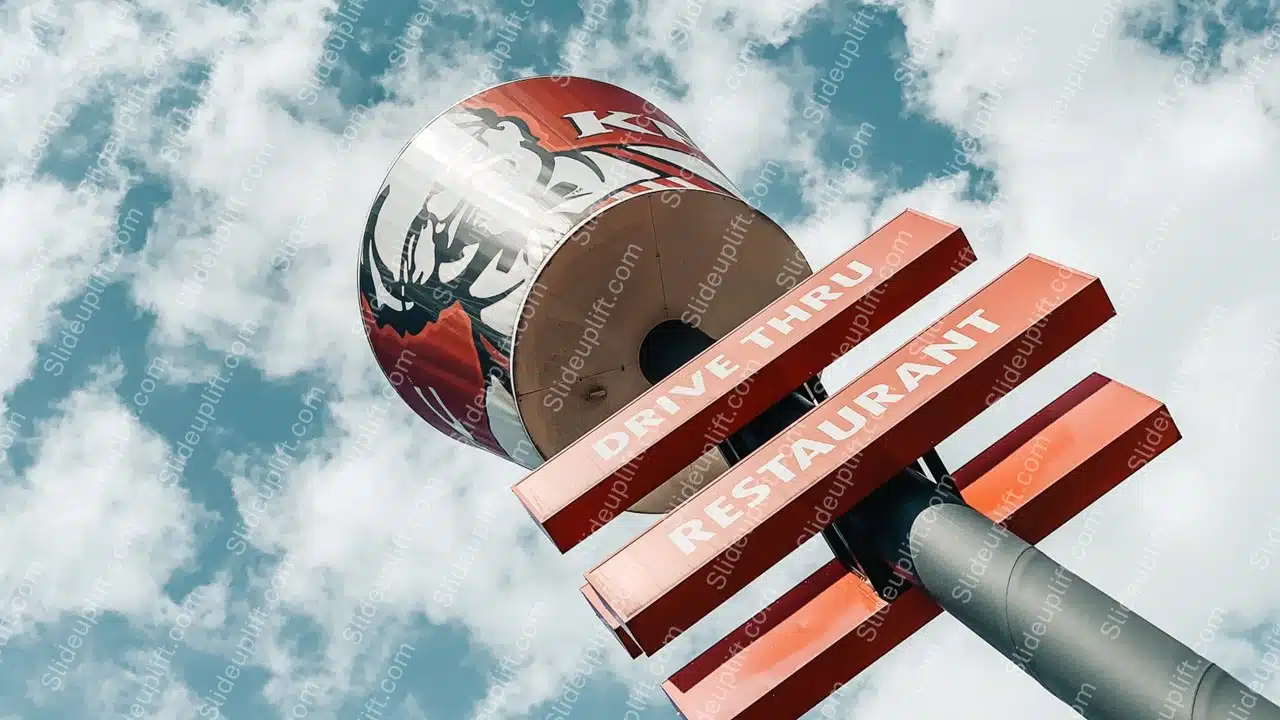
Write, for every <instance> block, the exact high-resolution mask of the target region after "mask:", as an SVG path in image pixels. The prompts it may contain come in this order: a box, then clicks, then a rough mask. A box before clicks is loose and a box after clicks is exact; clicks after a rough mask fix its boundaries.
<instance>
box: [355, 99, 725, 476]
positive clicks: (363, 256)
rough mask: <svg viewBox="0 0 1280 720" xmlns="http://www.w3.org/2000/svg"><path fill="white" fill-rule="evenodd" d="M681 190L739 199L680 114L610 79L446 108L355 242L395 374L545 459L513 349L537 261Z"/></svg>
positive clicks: (432, 401)
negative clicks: (527, 419) (652, 196)
mask: <svg viewBox="0 0 1280 720" xmlns="http://www.w3.org/2000/svg"><path fill="white" fill-rule="evenodd" d="M680 188H684V189H699V190H704V191H709V192H715V193H721V194H724V195H729V196H732V197H737V198H741V195H740V194H739V193H738V192H737V191H736V190H735V189H734V187H733V186H732V184H731V183H730V182H729V180H728V179H727V178H725V176H724V174H723V173H721V172H720V170H719V169H718V168H716V167H715V165H714V164H713V163H712V162H711V160H710V159H708V158H707V157H706V156H705V155H703V153H702V152H701V151H700V150H698V148H697V147H695V146H694V145H693V143H692V141H690V140H689V138H688V136H687V135H686V133H685V131H684V130H683V129H681V128H680V126H679V125H678V124H677V123H676V122H675V120H673V119H672V118H671V117H669V116H668V115H666V114H665V113H663V112H662V111H661V110H659V109H657V108H656V107H654V106H653V105H652V104H650V103H649V102H647V101H646V100H644V99H643V98H641V97H640V96H638V95H635V94H633V93H631V92H629V91H627V90H624V89H622V88H620V87H616V86H614V85H610V84H608V83H603V82H598V81H594V80H587V79H581V78H570V79H569V82H565V79H564V78H556V79H552V78H550V77H535V78H527V79H524V80H518V81H515V82H511V83H507V84H504V85H499V86H497V87H493V88H490V89H488V90H485V91H483V92H481V93H479V94H477V95H474V96H472V97H470V98H467V99H466V100H464V101H462V102H460V103H458V104H457V105H455V106H454V107H452V108H450V109H449V110H447V111H446V112H444V113H443V114H441V115H440V116H439V117H438V118H436V119H435V120H434V121H432V122H431V123H429V124H427V125H426V126H425V127H423V128H422V130H421V131H419V132H418V134H417V135H415V136H414V137H413V139H412V140H411V141H410V142H409V143H408V145H406V146H405V148H404V150H403V151H401V153H400V155H399V157H397V158H396V160H395V163H394V164H393V165H392V166H391V169H390V171H389V172H388V173H387V177H386V179H385V180H384V181H383V184H382V187H381V188H380V189H379V191H378V194H377V196H376V198H375V200H374V202H373V206H372V208H371V209H370V211H369V215H368V219H367V222H366V225H365V230H364V236H363V239H362V242H361V247H360V261H359V295H360V309H361V314H362V317H363V320H364V325H365V331H366V333H367V335H368V338H369V343H370V345H371V346H372V348H373V352H374V354H375V355H376V356H377V358H378V364H379V365H380V366H381V367H382V370H383V372H384V373H385V374H386V376H387V378H388V380H390V381H391V385H392V386H393V387H394V388H395V390H396V392H397V393H398V394H399V395H400V397H401V398H403V399H404V401H405V402H406V403H408V405H409V406H410V407H411V408H413V410H414V411H415V412H416V413H417V414H418V415H419V416H421V417H422V418H423V419H424V420H426V421H427V422H428V423H429V424H430V425H432V426H433V427H435V428H437V429H439V430H440V431H441V432H443V433H445V434H446V435H448V436H450V437H452V438H454V439H456V440H460V441H462V442H465V443H468V444H470V445H473V446H476V447H480V448H483V449H485V450H488V451H490V452H492V453H495V454H497V455H499V456H501V457H504V458H507V459H510V460H513V461H515V462H517V463H519V464H521V465H524V466H525V467H528V468H533V467H537V466H538V465H539V464H540V463H541V462H542V460H543V458H542V457H541V456H540V454H539V452H538V451H537V449H536V448H535V447H534V445H533V443H532V441H531V440H530V438H529V434H528V432H526V429H525V427H524V424H523V422H522V420H521V419H520V416H519V412H518V411H517V409H516V402H515V397H516V394H515V388H514V384H513V380H512V374H511V352H512V346H513V339H514V336H515V334H516V333H517V332H518V330H519V326H520V325H521V322H522V317H523V313H522V310H523V309H524V307H525V306H526V304H527V303H528V294H529V291H530V289H531V285H532V282H533V279H534V277H535V274H536V272H537V270H538V268H539V266H540V265H541V263H542V262H543V260H544V259H545V258H546V257H547V256H548V254H549V253H552V252H554V251H555V248H556V247H557V246H558V245H559V244H561V243H562V242H563V241H564V240H565V238H566V237H567V236H568V235H569V234H570V232H571V231H572V230H573V229H574V228H575V227H578V226H580V225H582V224H583V223H585V222H589V221H591V219H592V218H594V217H595V216H596V215H598V214H599V213H600V212H601V211H603V210H604V209H605V208H607V207H609V206H610V205H612V204H614V203H617V202H618V201H620V200H623V199H625V198H628V197H631V196H634V195H636V194H640V193H646V192H657V191H662V190H671V189H680Z"/></svg>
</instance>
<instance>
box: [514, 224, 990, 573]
mask: <svg viewBox="0 0 1280 720" xmlns="http://www.w3.org/2000/svg"><path fill="white" fill-rule="evenodd" d="M973 259H974V254H973V249H972V248H971V247H970V246H969V241H968V240H967V239H966V238H965V236H964V233H963V232H962V231H961V230H960V228H958V227H956V226H955V225H950V224H948V223H944V222H941V221H940V220H935V219H934V218H931V217H929V216H927V215H923V214H921V213H918V212H915V211H913V210H908V211H906V212H904V213H902V214H901V215H899V216H897V217H896V218H894V219H893V220H891V221H890V222H889V223H887V224H886V225H884V226H883V227H881V228H880V229H879V230H877V231H876V232H875V233H873V234H872V235H871V236H870V237H868V238H867V239H866V240H864V241H862V242H861V243H859V244H858V245H857V246H855V247H854V248H853V249H851V250H850V251H849V252H847V253H845V254H844V255H842V256H841V257H840V258H839V259H838V260H836V261H835V262H833V263H831V264H830V265H828V266H826V267H825V268H823V269H821V270H819V271H818V272H816V273H814V275H813V276H811V277H809V278H807V279H806V280H805V281H804V282H802V283H800V284H799V285H797V286H796V287H795V288H794V289H793V290H792V291H791V292H788V293H787V294H786V295H784V296H782V297H781V298H779V299H778V300H777V301H775V302H774V303H773V304H771V305H770V306H768V307H767V308H765V309H764V310H761V311H760V312H759V313H757V314H756V315H754V316H753V317H752V318H751V319H750V320H748V321H747V322H745V323H743V324H742V325H741V326H740V327H738V328H737V329H736V330H734V331H733V332H731V333H729V334H728V335H726V336H725V337H723V338H721V339H720V340H719V341H718V342H716V344H715V345H713V346H712V347H711V348H709V349H707V350H706V351H705V352H703V353H702V354H701V355H699V356H698V357H697V358H695V359H693V360H691V361H689V362H688V363H686V364H685V366H684V367H682V368H681V369H680V370H677V371H676V372H674V373H672V374H671V376H670V377H668V378H666V379H665V380H663V381H662V382H660V383H658V384H657V385H655V386H653V387H652V388H650V389H649V390H648V391H647V392H645V393H644V394H643V395H641V396H640V397H638V398H636V399H635V400H634V401H632V402H631V403H630V404H629V405H627V406H626V407H625V408H623V409H622V410H620V411H619V412H618V413H616V414H614V415H613V416H612V417H610V418H609V419H608V420H606V421H604V422H603V423H601V424H600V425H599V426H598V427H597V428H596V429H595V430H593V431H591V432H589V433H587V434H586V435H585V436H583V437H582V438H580V439H579V440H577V441H576V442H574V443H573V444H572V445H570V446H569V447H567V448H565V449H564V450H563V451H561V452H560V453H558V454H556V455H555V456H554V457H552V458H551V459H550V460H548V461H547V462H545V463H543V464H542V466H541V467H539V468H538V469H537V470H535V471H534V472H533V473H531V474H530V475H528V476H527V477H525V478H524V479H523V480H521V481H520V482H518V483H516V485H515V486H514V487H513V490H514V491H515V494H516V496H517V497H519V498H520V502H522V503H524V506H525V508H526V509H527V510H528V511H529V514H530V515H532V516H533V519H534V520H535V521H536V522H537V523H538V524H539V525H540V526H541V527H542V529H543V530H544V531H545V532H546V533H547V535H548V536H549V537H550V538H551V540H552V542H554V543H555V545H556V547H557V548H559V549H560V551H561V552H564V551H567V550H569V549H570V548H572V547H573V546H575V545H577V544H578V543H579V542H581V541H582V540H584V539H585V538H587V537H588V536H590V535H591V534H592V533H594V532H595V531H596V530H599V529H600V528H601V527H602V526H603V525H604V524H605V523H607V522H609V521H610V520H612V519H613V518H614V517H616V516H617V515H618V514H619V513H621V512H622V511H624V510H626V509H627V508H629V507H631V505H632V504H634V503H635V502H636V501H637V500H639V499H640V498H642V497H644V496H645V495H647V494H649V493H650V492H651V491H653V490H655V489H656V488H658V487H659V486H660V485H662V483H664V482H666V481H667V480H668V479H669V478H671V477H672V476H673V475H675V474H676V473H677V472H679V471H680V470H681V469H683V468H685V467H687V466H688V465H689V464H690V463H691V462H693V461H694V460H696V459H698V458H699V457H701V456H702V454H703V453H705V452H706V451H707V450H708V449H710V448H712V447H714V446H715V445H717V444H718V443H719V442H721V441H723V440H724V439H725V438H727V437H728V436H729V435H731V434H732V433H733V432H735V431H736V430H738V429H739V428H741V427H742V426H743V425H745V424H746V423H747V422H749V421H750V420H751V419H753V418H755V417H756V416H757V415H759V414H760V413H761V412H762V411H764V410H765V409H766V408H768V407H769V406H770V405H772V404H773V403H775V402H777V401H778V399H780V398H781V397H782V396H783V395H785V394H786V393H788V392H790V391H792V390H794V389H795V388H796V387H798V386H799V385H800V384H801V383H803V382H804V381H806V380H808V379H809V378H811V377H813V376H814V375H816V374H817V373H818V372H819V371H820V370H822V369H823V368H825V367H826V366H827V365H830V364H831V362H832V361H834V360H835V359H836V358H838V357H839V356H841V355H843V354H845V353H847V352H848V351H849V350H850V349H851V348H853V347H855V346H857V345H858V344H859V343H861V342H862V341H863V340H865V339H866V338H867V337H868V336H869V335H870V334H871V333H872V332H874V331H875V330H877V329H879V328H880V327H882V326H884V325H885V324H886V323H888V322H889V321H890V320H892V319H893V318H895V317H897V316H898V315H900V314H902V313H903V312H904V311H905V310H906V309H907V308H909V307H911V306H912V305H914V304H915V303H916V302H918V301H920V300H921V299H923V298H924V297H925V296H927V295H928V294H929V293H930V292H932V291H933V290H935V289H936V288H938V287H939V286H941V285H942V284H943V283H944V282H946V281H947V280H948V279H949V278H951V277H952V276H953V275H955V274H956V273H958V272H959V271H960V270H963V269H964V268H965V267H967V266H968V265H969V264H970V263H972V262H973ZM658 440H662V452H660V453H656V452H647V451H648V450H649V449H651V448H652V447H653V446H654V444H655V443H657V442H658Z"/></svg>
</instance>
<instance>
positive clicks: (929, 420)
mask: <svg viewBox="0 0 1280 720" xmlns="http://www.w3.org/2000/svg"><path fill="white" fill-rule="evenodd" d="M1114 314H1115V309H1114V307H1112V305H1111V301H1110V299H1109V298H1108V297H1107V294H1106V291H1105V290H1104V289H1103V288H1102V284H1101V283H1100V282H1099V281H1098V280H1097V278H1094V277H1092V276H1089V275H1084V274H1082V273H1079V272H1076V271H1075V270H1072V269H1070V268H1066V267H1063V266H1061V265H1058V264H1056V263H1053V262H1050V261H1048V260H1044V259H1042V258H1038V257H1035V256H1028V257H1026V258H1024V259H1023V260H1021V261H1020V262H1018V263H1017V264H1016V265H1014V266H1013V267H1012V268H1011V269H1010V270H1008V271H1007V272H1005V273H1004V274H1003V275H1001V276H1000V277H999V278H997V279H996V280H995V281H993V282H992V283H990V284H989V285H987V286H986V287H984V288H982V289H981V290H979V291H978V292H977V293H976V294H974V295H973V296H972V297H970V298H969V299H968V300H966V301H965V302H964V303H962V304H961V305H960V306H959V307H958V308H956V309H955V310H953V311H952V312H951V313H949V314H948V315H947V316H946V317H944V318H942V319H941V320H940V321H939V322H938V323H936V324H935V325H934V326H933V327H932V328H930V329H929V330H927V331H925V332H924V333H922V334H921V335H919V336H917V337H916V339H915V340H913V341H911V342H910V343H908V344H906V345H903V346H902V347H901V348H899V349H898V350H897V351H896V352H894V353H893V354H892V355H890V356H889V357H888V358H887V359H885V360H884V361H882V362H881V363H880V364H879V365H877V366H876V367H874V368H872V369H871V370H869V371H868V372H867V373H866V374H864V375H863V376H862V377H860V378H858V379H857V380H855V381H853V382H852V383H850V384H849V385H848V386H847V387H845V388H844V389H842V390H841V391H840V392H838V393H836V394H835V395H834V396H833V397H831V398H830V399H829V400H827V401H826V402H824V403H822V404H821V405H819V406H818V407H817V408H815V409H814V410H813V411H811V412H810V413H808V414H807V415H805V416H804V417H803V418H801V419H800V420H799V421H798V422H796V423H795V424H793V425H792V426H791V427H790V428H788V430H787V432H786V433H785V434H784V435H783V436H779V437H775V438H774V439H773V440H771V441H770V442H769V443H767V444H766V445H764V446H763V447H761V448H760V449H759V450H757V451H756V452H754V453H752V454H751V455H750V456H748V457H747V458H745V459H744V460H742V461H741V462H739V463H738V464H737V465H735V466H734V467H732V468H730V469H729V470H728V472H726V473H725V474H724V475H722V476H720V478H718V479H717V480H715V481H714V482H712V483H710V484H709V485H707V486H706V487H704V488H703V489H702V490H701V491H700V492H699V493H698V494H697V495H695V496H694V497H693V498H690V499H689V500H688V501H686V502H685V503H684V504H683V505H681V506H680V507H678V508H676V509H675V510H673V511H672V512H671V513H670V514H668V515H667V516H666V517H664V518H663V519H661V520H659V521H658V522H657V523H656V524H655V525H653V526H652V527H651V528H649V530H647V531H646V532H644V533H643V534H641V535H640V536H639V537H638V538H636V539H635V540H633V541H632V542H631V543H630V544H628V545H627V546H626V547H624V548H623V549H622V550H620V551H618V552H617V553H615V554H614V555H613V556H611V557H610V558H608V559H607V560H605V561H604V562H603V563H601V564H600V565H599V566H597V567H596V568H595V569H594V570H592V571H590V572H589V573H587V582H588V583H589V584H590V585H591V586H592V587H593V588H594V589H595V590H596V592H597V593H599V595H600V599H601V601H602V602H603V604H604V606H605V607H606V608H607V609H608V610H610V611H611V612H612V614H613V615H614V616H615V617H617V618H618V619H619V621H620V623H621V625H622V627H623V629H624V630H625V631H626V632H628V633H629V634H630V636H631V637H632V638H633V639H634V640H635V642H636V644H637V645H639V646H640V647H641V649H643V650H644V651H645V652H646V653H652V652H655V651H657V650H658V649H659V648H661V647H662V646H663V645H665V644H667V643H668V642H670V641H671V640H673V639H674V638H676V637H678V636H679V635H680V634H681V633H682V632H684V630H685V629H687V628H688V627H689V626H690V625H692V624H693V623H695V622H697V621H698V620H700V619H701V618H703V617H704V616H706V615H707V614H708V613H709V612H711V611H712V610H714V609H715V608H716V607H718V606H719V605H720V604H721V603H723V602H724V601H725V600H727V599H728V598H729V597H731V596H732V595H733V594H734V593H736V592H737V591H738V590H740V589H742V588H743V587H745V586H746V585H747V584H748V583H750V582H751V581H752V580H754V579H755V578H757V577H759V576H760V575H761V574H762V573H763V572H764V571H766V570H768V569H769V568H770V567H771V566H773V565H774V564H775V563H777V562H778V561H779V560H781V559H782V558H784V557H786V555H787V554H788V553H790V552H791V550H793V549H794V548H796V547H797V546H799V545H800V544H802V543H803V542H805V541H806V540H808V539H809V538H810V537H812V536H813V535H815V534H817V533H818V532H821V530H822V528H823V527H825V526H826V525H827V524H829V523H830V522H831V520H832V519H833V518H834V517H837V516H839V515H840V514H842V513H844V512H845V511H847V510H849V509H850V508H852V507H853V506H854V505H855V504H856V503H857V502H858V501H860V500H862V498H864V497H865V496H866V495H867V494H868V493H869V492H870V491H871V490H873V489H875V488H876V487H878V486H879V485H880V484H882V483H883V482H884V481H885V480H887V479H888V478H889V477H891V476H892V475H893V474H894V473H896V472H898V471H899V470H901V469H902V468H903V467H904V466H906V465H907V464H908V463H910V462H912V461H913V460H915V459H916V458H918V457H920V456H921V455H922V454H924V453H925V452H926V451H927V450H928V449H929V448H932V447H934V446H936V445H937V444H938V443H940V442H941V441H942V440H943V439H945V438H946V437H947V436H948V435H951V434H952V433H953V432H955V431H956V430H958V429H959V428H960V427H961V426H963V425H964V424H965V423H967V422H968V421H969V420H971V419H973V418H974V417H976V416H977V415H978V413H980V412H981V411H982V410H983V409H984V408H986V407H987V406H988V405H990V404H991V403H993V402H995V401H996V400H997V399H999V398H1000V397H1001V396H1003V395H1004V394H1005V393H1007V392H1009V391H1011V390H1012V389H1013V388H1015V387H1017V386H1018V385H1019V384H1021V383H1022V382H1023V381H1024V380H1025V379H1026V378H1028V377H1030V376H1031V375H1032V374H1033V373H1035V372H1037V371H1039V370H1040V369H1041V368H1043V367H1044V366H1045V365H1047V364H1048V363H1049V362H1050V361H1052V360H1053V359H1054V358H1056V357H1058V356H1059V355H1061V354H1062V353H1063V352H1065V351H1066V350H1067V349H1068V348H1070V347H1071V346H1072V345H1074V344H1075V343H1077V342H1079V341H1080V340H1081V339H1083V338H1084V337H1085V336H1086V335H1088V334H1089V333H1090V332H1092V331H1093V330H1094V329H1096V328H1097V327H1098V326H1100V325H1101V324H1102V323H1103V322H1105V321H1106V320H1107V319H1108V318H1110V317H1111V316H1112V315H1114ZM661 448H662V449H663V450H664V451H665V444H664V445H662V446H661Z"/></svg>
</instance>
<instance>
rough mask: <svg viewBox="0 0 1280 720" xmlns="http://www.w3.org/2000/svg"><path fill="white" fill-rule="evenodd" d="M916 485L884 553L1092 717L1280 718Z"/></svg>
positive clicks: (1278, 711) (885, 532)
mask: <svg viewBox="0 0 1280 720" xmlns="http://www.w3.org/2000/svg"><path fill="white" fill-rule="evenodd" d="M915 485H916V487H917V488H918V489H917V490H914V491H908V492H907V493H905V494H906V495H909V496H910V499H909V501H908V502H906V503H902V504H900V505H898V508H897V511H895V512H892V513H890V515H891V516H892V517H890V518H886V522H884V523H883V524H882V525H880V526H879V527H877V530H878V531H879V532H878V536H877V537H876V545H877V548H878V550H879V553H880V554H881V555H882V557H884V559H886V560H887V561H889V562H890V563H891V564H893V563H896V565H897V566H898V567H899V568H903V569H907V566H908V563H906V562H903V560H904V559H907V558H909V559H910V563H909V572H911V573H912V574H913V575H914V580H915V581H916V583H917V584H918V586H919V587H920V588H921V589H923V590H924V591H925V592H926V593H928V594H929V596H930V597H931V598H933V599H934V600H935V601H936V602H937V603H938V604H939V605H940V606H941V607H942V608H943V609H944V610H946V611H947V612H948V613H950V614H951V615H952V616H954V617H955V618H956V619H957V620H959V621H960V622H961V623H963V624H964V625H965V626H966V627H968V628H969V629H970V630H972V631H973V632H975V633H976V634H977V635H978V636H979V637H981V638H982V639H983V640H985V641H986V642H987V643H988V644H989V645H991V646H992V647H993V648H995V649H996V650H999V651H1000V653H1001V654H1003V655H1004V656H1005V657H1006V658H1008V659H1009V660H1011V661H1012V662H1013V663H1014V664H1016V665H1017V666H1018V667H1019V668H1021V669H1022V670H1023V671H1025V672H1026V673H1027V674H1028V675H1030V676H1031V677H1033V678H1035V680H1036V681H1037V682H1038V683H1040V685H1042V686H1043V687H1044V688H1045V689H1046V690H1048V691H1049V692H1051V693H1053V695H1054V696H1055V697H1057V698H1058V699H1060V700H1062V701H1063V702H1064V703H1066V704H1067V705H1069V706H1071V708H1072V709H1074V710H1075V711H1076V712H1078V713H1080V714H1081V715H1082V716H1084V717H1086V718H1089V719H1090V720H1142V719H1147V718H1150V719H1151V720H1157V719H1164V720H1280V707H1277V706H1276V705H1275V704H1274V703H1272V702H1271V701H1269V700H1267V699H1266V698H1265V697H1263V696H1261V695H1259V694H1258V693H1255V692H1253V691H1252V690H1250V689H1249V688H1248V687H1246V686H1245V685H1244V684H1243V683H1241V682H1240V681H1239V680H1237V679H1235V678H1234V677H1232V676H1230V675H1228V674H1227V673H1226V671H1224V670H1222V669H1221V668H1219V667H1218V666H1217V665H1214V664H1213V663H1211V662H1209V661H1208V660H1207V659H1205V658H1203V657H1201V656H1200V655H1199V654H1198V653H1196V652H1195V651H1194V650H1192V649H1191V648H1189V647H1187V646H1186V645H1184V644H1182V643H1181V642H1179V641H1178V640H1177V639H1175V638H1173V637H1172V636H1170V635H1168V634H1167V633H1165V632H1164V631H1162V630H1160V629H1159V628H1157V627H1156V626H1154V625H1152V624H1151V623H1149V622H1147V621H1146V620H1145V619H1143V618H1142V617H1140V616H1138V615H1137V614H1135V613H1134V612H1133V611H1132V610H1129V609H1128V608H1126V607H1124V606H1123V605H1121V604H1120V603H1119V602H1117V601H1116V600H1114V599H1113V598H1111V597H1110V596H1108V595H1107V594H1106V593H1104V592H1102V591H1101V590H1099V589H1098V588H1096V587H1094V586H1093V585H1091V584H1089V583H1088V582H1086V581H1085V580H1083V579H1081V578H1080V577H1079V576H1078V575H1076V574H1075V573H1072V572H1071V571H1070V570H1068V569H1066V568H1064V567H1063V566H1062V565H1059V564H1058V563H1057V562H1055V561H1054V560H1053V559H1052V558H1050V557H1049V556H1047V555H1045V554H1044V553H1043V552H1040V551H1039V550H1038V549H1036V548H1035V547H1033V546H1032V545H1030V544H1028V543H1027V542H1025V541H1024V540H1022V539H1021V538H1019V537H1018V536H1016V535H1014V534H1013V533H1012V532H1010V531H1009V530H1008V529H1006V528H1005V527H1003V526H1002V525H999V524H997V523H994V522H992V521H991V520H990V519H988V518H987V517H985V516H984V515H982V514H981V513H979V512H978V511H976V510H974V509H973V508H971V507H968V506H967V505H964V504H960V503H955V502H949V503H946V504H934V505H932V506H930V505H929V499H928V498H929V496H931V495H932V496H934V497H936V493H934V492H930V491H929V490H926V489H924V488H923V485H924V484H923V483H915ZM899 497H900V498H901V497H903V496H902V495H899ZM934 502H935V503H936V502H937V501H936V500H935V501H934Z"/></svg>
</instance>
